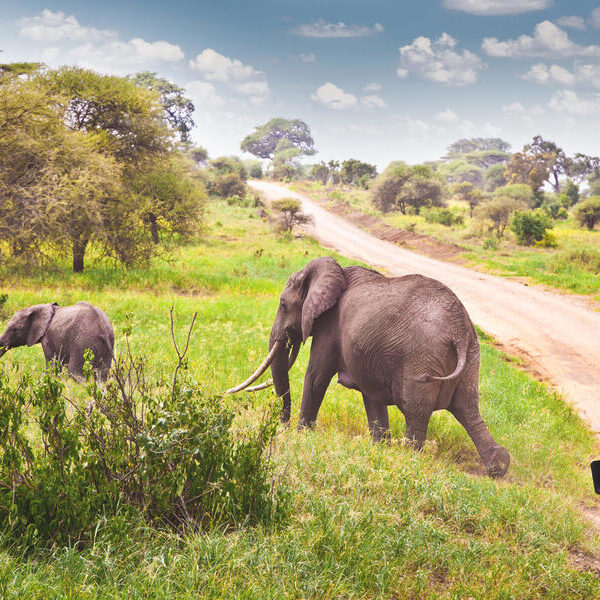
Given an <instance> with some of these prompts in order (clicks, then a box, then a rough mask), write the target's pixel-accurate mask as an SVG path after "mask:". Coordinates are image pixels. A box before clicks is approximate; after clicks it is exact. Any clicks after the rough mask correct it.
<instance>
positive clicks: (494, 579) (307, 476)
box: [0, 203, 600, 599]
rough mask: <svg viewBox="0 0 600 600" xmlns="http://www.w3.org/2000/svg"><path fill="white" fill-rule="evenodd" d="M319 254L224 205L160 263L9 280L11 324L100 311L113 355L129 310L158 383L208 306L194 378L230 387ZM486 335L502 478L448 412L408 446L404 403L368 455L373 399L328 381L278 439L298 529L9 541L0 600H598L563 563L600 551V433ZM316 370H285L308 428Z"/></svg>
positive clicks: (196, 345) (214, 387)
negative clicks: (288, 288) (61, 311)
mask: <svg viewBox="0 0 600 600" xmlns="http://www.w3.org/2000/svg"><path fill="white" fill-rule="evenodd" d="M251 217H252V218H251ZM324 254H331V253H330V252H328V251H325V250H323V249H321V248H320V247H319V246H318V245H316V244H315V243H314V242H313V241H311V240H307V239H296V240H294V241H291V242H290V241H285V240H282V239H279V238H278V237H277V236H276V235H275V234H274V233H272V231H271V230H270V229H269V227H268V225H267V224H266V223H264V222H263V221H262V220H260V219H258V218H254V211H251V210H249V209H242V208H236V207H230V206H228V205H226V204H225V203H214V204H212V205H211V207H210V215H209V223H208V227H207V231H206V237H205V239H204V240H203V241H202V242H200V243H197V244H194V245H190V246H187V247H185V248H182V249H179V250H177V251H176V252H175V254H174V255H173V256H172V257H171V259H170V260H169V262H165V261H164V260H156V261H154V262H153V264H152V265H151V267H150V268H149V269H147V270H135V271H121V270H113V269H112V268H110V266H107V265H101V264H98V265H94V266H91V267H90V268H89V269H88V270H87V271H86V272H85V273H83V274H81V275H73V274H71V273H69V272H68V267H67V265H63V266H61V267H60V268H58V269H56V270H52V271H47V272H39V273H30V274H25V273H22V272H13V273H12V274H9V273H8V272H5V276H7V275H8V276H9V277H10V279H9V280H5V281H4V283H3V285H2V286H1V288H0V293H2V292H4V293H8V295H9V297H8V301H7V304H6V306H5V307H4V313H5V314H4V315H1V316H0V319H1V321H0V326H2V327H3V326H4V324H5V323H6V320H7V317H8V316H9V313H12V311H13V310H15V309H17V308H19V307H21V306H23V305H27V304H33V303H37V302H44V301H57V302H59V303H61V304H67V303H69V302H74V301H77V300H89V301H91V302H93V303H95V304H97V305H99V306H101V307H103V308H104V309H105V310H106V312H107V313H108V314H109V316H110V318H111V319H112V321H113V323H114V325H115V330H116V338H117V350H118V349H119V348H120V347H122V343H123V341H122V340H123V334H122V331H123V328H124V326H125V324H126V315H127V314H128V313H133V324H134V327H133V333H132V335H131V342H132V346H133V350H134V352H138V353H141V354H143V355H144V356H145V357H146V359H147V361H148V369H149V372H150V373H151V374H153V375H160V374H163V375H164V374H167V373H171V372H172V369H173V367H174V365H175V362H176V361H175V355H174V353H173V351H172V349H171V342H170V331H169V314H168V313H169V308H170V306H171V305H174V307H175V314H176V317H177V321H176V333H177V335H178V336H179V337H180V338H183V336H184V334H185V332H186V330H187V326H188V323H189V320H190V318H191V315H192V314H193V313H194V312H198V318H197V326H196V329H195V333H194V335H193V338H192V343H191V347H190V353H189V369H190V371H191V373H193V374H194V375H195V376H196V377H197V378H198V379H199V380H200V381H203V382H204V384H205V386H206V387H207V389H208V390H209V391H212V392H220V391H222V390H224V389H226V388H227V387H230V386H231V385H233V384H236V383H238V382H239V381H241V380H242V379H244V378H245V377H246V376H247V375H248V374H249V373H250V372H251V370H252V369H253V368H254V367H256V366H257V365H258V364H259V363H260V361H261V360H262V358H263V357H264V355H265V353H266V348H267V342H268V334H269V330H270V327H271V322H272V319H273V316H274V314H275V311H276V309H277V304H278V295H279V292H280V291H281V289H282V288H283V286H284V285H285V281H286V280H287V278H288V276H289V275H290V273H291V272H292V271H294V270H297V269H299V268H301V267H302V266H303V265H304V264H305V263H306V262H307V261H308V260H310V259H311V258H314V257H316V256H321V255H324ZM336 258H337V259H338V260H340V261H341V262H342V264H350V261H348V260H347V259H342V258H340V257H337V256H336ZM481 338H482V369H481V409H482V413H483V415H484V419H485V421H486V423H487V424H488V425H489V427H490V430H491V431H492V433H493V435H494V436H495V437H496V439H497V440H498V441H499V442H500V443H502V444H503V445H505V446H506V447H507V448H508V449H509V451H510V452H511V454H512V457H513V462H512V464H511V468H510V470H509V473H508V476H507V477H506V478H505V479H504V480H501V481H493V480H490V479H489V478H487V477H486V476H485V474H484V469H483V467H482V466H481V465H480V462H479V458H478V456H477V453H476V451H475V448H474V446H473V444H472V442H471V441H470V439H469V438H468V436H467V435H466V433H465V432H464V430H463V429H462V428H461V427H460V426H459V425H458V424H457V423H456V422H455V421H454V419H453V418H452V416H451V415H450V414H449V413H445V412H443V411H442V412H439V413H436V414H434V417H433V419H432V422H431V425H430V429H429V434H428V442H427V444H426V446H425V449H424V451H423V452H420V453H417V452H414V451H412V450H411V449H410V448H408V447H406V446H405V445H404V444H403V443H402V441H401V438H402V435H403V432H404V423H403V418H402V415H401V414H400V412H399V411H398V410H395V409H394V410H390V414H391V427H392V434H393V438H394V441H393V442H392V443H391V444H385V445H384V444H382V445H374V444H372V443H371V441H370V440H369V437H368V435H367V424H366V417H365V415H364V408H363V406H362V400H361V399H360V396H359V395H358V394H357V393H355V392H352V391H350V390H347V389H345V388H342V387H340V386H338V385H336V384H335V382H334V383H332V385H331V387H330V389H329V390H328V393H327V395H326V398H325V400H324V403H323V407H322V409H321V412H320V414H319V421H318V426H317V429H316V431H314V432H303V433H298V432H296V431H295V429H294V428H293V427H292V428H290V429H282V430H281V432H280V433H279V434H278V437H277V443H276V447H275V448H274V450H273V459H274V461H275V464H276V467H277V473H278V477H280V478H282V480H283V481H286V482H287V485H288V486H289V487H290V489H291V490H292V491H293V503H294V504H293V507H294V508H293V514H292V518H291V520H290V522H289V523H288V524H287V525H285V526H281V527H278V528H275V529H267V528H264V527H257V528H244V527H242V528H240V529H239V530H237V531H234V532H232V533H227V534H226V533H224V532H222V531H218V530H214V531H206V532H203V533H199V534H191V535H189V536H186V537H184V538H181V537H177V536H175V535H173V534H170V533H167V532H157V531H154V530H148V529H144V528H140V527H132V529H131V530H128V531H111V530H106V531H105V530H104V529H103V528H102V527H100V528H99V531H98V535H97V540H96V542H95V544H94V545H93V546H91V547H89V548H86V549H78V548H54V549H51V550H48V551H47V552H45V553H41V552H39V553H37V554H35V555H34V556H32V557H28V558H23V557H21V556H19V555H15V554H13V553H11V551H10V549H9V548H10V540H4V544H3V547H4V548H5V550H3V551H0V597H2V598H175V597H176V598H197V597H203V598H257V599H258V598H261V599H262V598H273V599H276V598H277V599H279V598H284V597H285V598H458V597H469V596H470V597H473V598H486V599H487V598H565V597H568V598H586V599H587V598H598V597H600V592H599V591H598V585H597V583H598V581H597V575H596V574H593V573H590V572H585V571H581V570H576V569H574V568H573V567H572V566H571V564H570V562H569V555H570V553H572V552H573V551H577V552H584V553H589V554H595V555H598V553H599V551H600V540H599V539H598V538H597V537H594V536H593V535H592V533H591V528H590V526H589V524H588V523H587V522H586V521H585V520H584V518H583V517H582V516H581V514H580V512H579V508H580V507H581V506H583V505H589V506H593V505H594V502H595V496H594V494H593V489H592V485H591V480H590V479H591V478H590V476H589V472H588V471H589V466H588V465H589V460H590V459H591V458H595V457H594V452H595V451H597V448H596V446H595V444H594V440H593V438H592V436H591V434H590V433H589V432H588V431H587V430H586V428H585V426H584V425H583V424H582V422H581V420H580V419H579V418H578V417H577V416H576V415H575V414H574V412H573V411H572V410H571V409H570V408H568V407H567V406H566V405H565V404H564V402H563V401H562V400H561V399H560V398H559V397H557V396H556V395H555V394H553V393H552V392H550V391H548V390H547V389H546V388H545V387H544V386H542V385H541V384H539V383H537V382H535V381H533V380H532V379H531V378H530V377H529V376H528V375H526V374H524V373H522V372H520V371H519V370H518V369H516V368H515V365H514V363H513V362H511V361H508V360H506V359H505V357H503V356H502V355H501V354H500V353H499V352H498V351H496V350H495V349H494V348H493V347H492V346H491V344H490V343H489V340H488V339H487V338H486V337H485V335H483V334H481ZM307 361H308V348H304V349H303V350H302V351H301V353H300V357H299V360H298V363H297V364H296V365H295V366H294V368H293V370H292V372H291V387H292V395H293V411H292V412H293V415H294V416H295V417H296V418H297V413H298V405H299V395H300V393H301V389H302V378H303V372H304V370H305V368H306V365H307ZM17 364H19V365H20V368H21V369H26V370H32V371H34V372H36V373H39V372H41V370H42V368H43V355H42V351H41V348H39V347H34V348H21V349H15V350H12V351H11V352H10V353H9V354H7V355H6V356H4V357H3V359H2V361H1V362H0V367H1V368H4V369H9V370H11V369H13V368H15V365H17ZM69 385H70V386H71V387H73V388H76V387H77V384H75V383H70V384H69ZM247 398H248V397H247V396H244V395H241V396H236V397H234V398H233V399H232V401H233V402H245V401H246V400H247ZM272 401H274V397H273V392H272V391H268V390H267V391H263V392H260V393H257V394H255V395H254V396H252V397H251V401H250V408H249V409H248V412H247V416H248V418H252V415H254V414H256V412H257V411H260V408H261V407H263V406H265V405H267V404H268V403H270V402H272Z"/></svg>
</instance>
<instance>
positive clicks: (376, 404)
mask: <svg viewBox="0 0 600 600" xmlns="http://www.w3.org/2000/svg"><path fill="white" fill-rule="evenodd" d="M311 335H312V337H313V340H312V346H311V351H310V362H309V365H308V368H307V370H306V374H305V378H304V390H303V394H302V405H301V408H300V418H299V428H302V427H312V426H314V423H315V421H316V419H317V414H318V412H319V408H320V406H321V402H322V400H323V396H324V394H325V391H326V390H327V387H328V386H329V383H330V381H331V379H332V377H333V376H334V375H335V374H336V373H337V375H338V383H340V384H341V385H343V386H345V387H347V388H350V389H354V390H358V391H359V392H361V393H362V396H363V400H364V404H365V409H366V412H367V419H368V422H369V429H370V431H371V434H372V436H373V439H375V440H381V439H385V438H388V437H389V420H388V406H390V405H396V406H397V407H398V408H399V409H400V410H401V411H402V413H403V414H404V417H405V420H406V437H407V438H408V439H410V440H411V441H412V443H413V444H414V446H415V447H416V448H420V447H421V446H422V445H423V443H424V441H425V436H426V434H427V426H428V424H429V419H430V417H431V414H432V412H433V411H434V410H440V409H447V410H449V411H450V412H451V413H452V414H453V415H454V416H455V417H456V419H457V420H458V421H459V422H460V423H461V424H462V425H463V427H464V428H465V429H466V431H467V432H468V434H469V435H470V436H471V438H472V440H473V442H474V443H475V446H476V447H477V450H478V452H479V455H480V456H481V459H482V461H483V463H484V465H485V466H486V468H487V470H488V473H489V474H490V475H491V476H492V477H501V476H503V475H504V474H505V473H506V471H507V469H508V466H509V463H510V454H509V453H508V452H507V450H506V449H505V448H503V447H502V446H499V445H498V444H497V443H496V442H495V441H494V439H493V438H492V436H491V435H490V433H489V431H488V429H487V427H486V426H485V424H484V422H483V420H482V418H481V415H480V414H479V407H478V404H479V385H478V383H479V342H478V340H477V334H476V333H475V329H474V327H473V325H472V323H471V320H470V319H469V315H468V314H467V311H466V310H465V308H464V306H463V305H462V303H461V302H460V300H459V299H458V298H457V297H456V296H455V295H454V293H453V292H452V291H451V290H450V289H449V288H447V287H446V286H445V285H443V284H442V283H440V282H439V281H436V280H434V279H429V278H427V277H423V276H421V275H407V276H405V277H396V278H387V277H384V276H383V275H381V274H380V273H377V272H376V271H372V270H370V269H364V268H362V267H347V268H341V267H340V266H339V265H338V264H337V263H336V262H335V261H334V260H333V259H332V258H317V259H315V260H313V261H311V262H310V263H308V264H307V265H306V267H305V268H304V269H303V270H302V271H298V272H297V273H294V274H293V275H292V276H291V277H290V278H289V280H288V282H287V285H286V287H285V289H284V291H283V293H282V294H281V302H280V305H279V309H278V311H277V316H276V318H275V322H274V324H273V328H272V330H271V338H270V348H271V347H272V346H273V344H274V343H275V341H277V340H281V341H284V342H287V345H288V347H287V349H286V348H285V346H283V347H282V350H281V352H279V353H278V354H277V355H276V356H275V358H274V360H273V362H272V363H271V373H272V375H273V383H274V385H275V391H276V392H277V395H278V396H280V397H281V398H282V399H283V409H282V412H281V420H282V421H283V422H285V423H287V422H288V421H289V418H290V407H291V398H290V387H289V377H288V356H287V351H288V350H289V349H290V347H293V346H295V345H298V344H300V343H302V342H303V341H306V339H307V338H308V337H309V336H311Z"/></svg>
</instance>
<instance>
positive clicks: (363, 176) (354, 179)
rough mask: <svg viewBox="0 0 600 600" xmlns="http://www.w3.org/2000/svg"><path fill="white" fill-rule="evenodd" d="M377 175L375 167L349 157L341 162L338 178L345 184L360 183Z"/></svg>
mask: <svg viewBox="0 0 600 600" xmlns="http://www.w3.org/2000/svg"><path fill="white" fill-rule="evenodd" d="M376 175H377V167H376V166H375V165H371V164H369V163H366V162H362V161H360V160H356V159H355V158H349V159H348V160H345V161H344V162H343V163H342V169H341V171H340V179H341V180H342V183H345V184H346V185H352V184H354V185H361V184H364V183H365V182H366V181H368V180H369V179H373V178H374V177H375V176H376Z"/></svg>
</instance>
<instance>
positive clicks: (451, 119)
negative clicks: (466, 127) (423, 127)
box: [434, 108, 459, 125]
mask: <svg viewBox="0 0 600 600" xmlns="http://www.w3.org/2000/svg"><path fill="white" fill-rule="evenodd" d="M434 119H435V120H436V121H440V123H445V124H446V125H451V124H454V123H458V121H459V117H458V115H457V114H456V113H455V112H454V111H453V110H450V109H449V108H447V109H446V110H444V111H442V112H440V113H438V114H437V115H435V117H434Z"/></svg>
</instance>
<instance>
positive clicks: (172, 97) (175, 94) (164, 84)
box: [131, 71, 206, 160]
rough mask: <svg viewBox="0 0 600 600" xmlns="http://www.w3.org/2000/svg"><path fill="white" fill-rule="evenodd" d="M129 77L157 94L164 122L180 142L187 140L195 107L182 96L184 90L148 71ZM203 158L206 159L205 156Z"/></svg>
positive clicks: (192, 126) (192, 125) (191, 127)
mask: <svg viewBox="0 0 600 600" xmlns="http://www.w3.org/2000/svg"><path fill="white" fill-rule="evenodd" d="M131 79H132V81H133V82H134V83H135V84H136V85H139V86H141V87H144V88H146V89H149V90H153V91H154V92H156V93H157V94H158V99H159V102H160V103H161V105H162V107H163V110H164V118H165V120H166V122H167V123H168V124H169V126H170V127H171V128H172V129H173V130H174V131H176V132H178V133H179V136H180V138H181V141H182V142H187V141H189V137H190V131H191V130H192V129H193V128H194V119H193V118H192V113H193V112H194V110H195V109H194V104H193V103H192V101H191V100H190V99H189V98H186V97H185V96H184V92H185V90H184V89H183V88H182V87H180V86H178V85H176V84H175V83H173V82H171V81H169V80H168V79H165V78H164V77H158V75H157V74H156V73H152V72H150V71H143V72H141V73H136V74H135V75H133V76H132V77H131ZM203 160H206V156H204V158H203Z"/></svg>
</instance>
